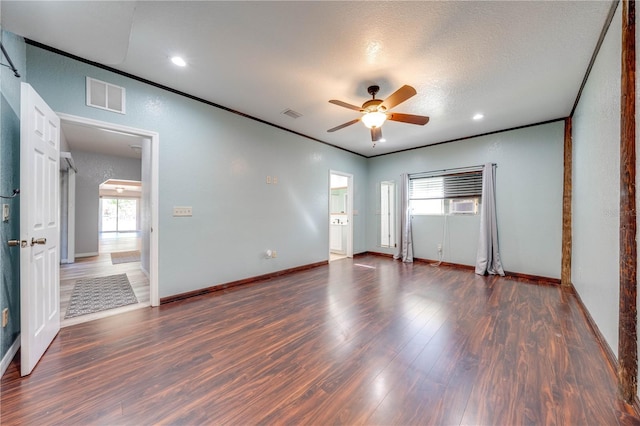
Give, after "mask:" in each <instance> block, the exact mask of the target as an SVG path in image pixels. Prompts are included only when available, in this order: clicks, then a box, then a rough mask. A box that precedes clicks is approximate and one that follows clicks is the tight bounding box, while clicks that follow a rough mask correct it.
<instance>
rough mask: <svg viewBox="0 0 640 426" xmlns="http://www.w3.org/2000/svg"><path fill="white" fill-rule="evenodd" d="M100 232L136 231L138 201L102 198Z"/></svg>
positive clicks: (133, 199)
mask: <svg viewBox="0 0 640 426" xmlns="http://www.w3.org/2000/svg"><path fill="white" fill-rule="evenodd" d="M101 206H102V228H101V231H102V232H126V231H137V230H138V200H137V199H135V198H102V199H101Z"/></svg>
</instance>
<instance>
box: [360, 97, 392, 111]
mask: <svg viewBox="0 0 640 426" xmlns="http://www.w3.org/2000/svg"><path fill="white" fill-rule="evenodd" d="M381 103H382V99H369V100H368V101H367V102H365V103H363V104H362V109H363V110H364V112H376V111H380V112H384V111H386V110H387V109H386V108H385V107H381V106H380V104H381Z"/></svg>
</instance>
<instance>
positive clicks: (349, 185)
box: [326, 169, 353, 258]
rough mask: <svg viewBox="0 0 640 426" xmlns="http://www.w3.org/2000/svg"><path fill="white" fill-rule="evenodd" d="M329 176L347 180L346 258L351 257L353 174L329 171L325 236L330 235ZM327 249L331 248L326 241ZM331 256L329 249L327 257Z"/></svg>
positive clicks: (329, 243)
mask: <svg viewBox="0 0 640 426" xmlns="http://www.w3.org/2000/svg"><path fill="white" fill-rule="evenodd" d="M331 175H338V176H343V177H346V178H347V221H348V222H347V223H348V226H347V257H350V258H352V257H353V174H351V173H346V172H341V171H338V170H333V169H329V184H328V185H327V186H328V193H329V197H328V198H329V202H328V205H327V221H326V222H327V236H328V237H329V238H331V237H330V235H331V228H330V227H331V225H330V222H331ZM327 246H328V247H330V246H331V242H330V241H328V245H327ZM330 256H331V249H329V257H330Z"/></svg>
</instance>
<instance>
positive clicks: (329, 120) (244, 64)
mask: <svg viewBox="0 0 640 426" xmlns="http://www.w3.org/2000/svg"><path fill="white" fill-rule="evenodd" d="M610 7H611V2H610V1H568V2H564V1H533V2H528V1H510V2H503V1H500V2H493V1H476V2H458V1H446V2H444V1H443V2H418V1H414V2H395V1H391V2H356V1H326V2H324V1H323V2H313V1H299V2H287V1H285V2H271V1H259V2H248V1H247V2H245V1H239V2H222V1H211V2H208V1H197V2H195V1H157V2H144V1H137V2H135V1H125V2H119V1H109V2H89V1H71V2H58V1H46V2H38V1H33V2H30V1H29V2H27V1H17V2H13V1H6V0H3V1H2V27H3V28H4V29H6V30H8V31H11V32H14V33H17V34H19V35H22V36H25V37H27V38H30V39H32V40H35V41H38V42H40V43H43V44H46V45H48V46H51V47H55V48H57V49H61V50H63V51H66V52H69V53H72V54H75V55H78V56H81V57H84V58H87V59H90V60H92V61H96V62H100V63H103V64H105V65H108V66H110V67H113V68H115V69H117V70H121V71H125V72H128V73H131V74H134V75H136V76H139V77H142V78H144V79H148V80H151V81H153V82H156V83H160V84H162V85H165V86H168V87H171V88H173V89H177V90H179V91H182V92H185V93H188V94H191V95H194V96H197V97H199V98H202V99H205V100H208V101H211V102H214V103H217V104H219V105H222V106H225V107H228V108H231V109H234V110H237V111H239V112H241V113H244V114H248V115H250V116H253V117H256V118H259V119H261V120H265V121H267V122H269V123H273V124H275V125H278V126H282V127H284V128H286V129H290V130H293V131H295V132H298V133H302V134H305V135H308V136H311V137H313V138H317V139H319V140H322V141H324V142H327V143H329V144H332V145H336V146H339V147H342V148H345V149H347V150H349V151H353V152H357V153H360V154H362V155H365V156H373V155H379V154H383V153H388V152H394V151H398V150H402V149H407V148H411V147H416V146H424V145H428V144H433V143H437V142H442V141H447V140H451V139H457V138H462V137H467V136H472V135H478V134H482V133H487V132H491V131H495V130H502V129H508V128H513V127H518V126H523V125H528V124H533V123H538V122H544V121H547V120H553V119H558V118H563V117H566V116H568V115H569V114H570V112H571V109H572V107H573V104H574V102H575V100H576V96H577V94H578V91H579V88H580V85H581V83H582V80H583V78H584V75H585V72H586V70H587V67H588V65H589V62H590V60H591V57H592V55H593V52H594V49H595V47H596V44H597V41H598V38H599V36H600V33H601V31H602V28H603V26H604V23H605V21H606V17H607V15H608V12H609V9H610ZM173 55H180V56H182V57H184V59H185V60H186V61H187V63H188V65H187V67H185V68H179V67H176V66H175V65H173V64H172V63H171V62H170V61H169V57H171V56H173ZM371 84H377V85H379V86H380V87H381V89H380V93H379V94H378V98H386V97H387V96H389V95H390V94H391V93H393V92H394V91H395V90H396V89H398V88H399V87H401V86H402V85H404V84H408V85H411V86H413V87H415V88H416V90H417V92H418V94H417V95H416V96H414V97H413V98H411V99H410V100H408V101H406V102H404V103H402V104H401V105H399V106H397V107H396V108H394V109H393V111H394V112H403V113H409V114H419V115H427V116H429V117H430V118H431V120H430V122H429V123H428V124H427V125H426V126H416V125H410V124H405V123H397V122H387V123H385V124H384V126H383V128H382V130H383V135H384V137H385V138H386V139H387V142H386V143H378V144H377V146H376V147H375V148H373V147H372V143H371V139H370V135H369V132H368V129H366V128H365V127H364V126H363V125H362V124H361V123H356V124H354V125H352V126H350V127H348V128H345V129H342V130H339V131H337V132H335V133H327V129H329V128H332V127H335V126H337V125H339V124H341V123H344V122H347V121H350V120H352V119H354V118H357V117H358V116H359V115H360V114H359V113H358V112H357V111H352V110H349V109H345V108H341V107H339V106H336V105H333V104H330V103H329V102H328V100H329V99H338V100H342V101H345V102H347V103H350V104H355V105H361V104H362V103H363V102H364V101H365V100H367V99H368V98H369V95H368V94H367V90H366V89H367V86H369V85H371ZM288 108H290V109H293V110H295V111H296V112H298V113H301V114H302V117H300V118H297V119H293V118H290V117H288V116H286V115H283V114H282V112H283V111H284V110H286V109H288ZM476 113H483V114H484V115H485V118H484V119H483V120H481V121H474V120H472V116H473V115H474V114H476Z"/></svg>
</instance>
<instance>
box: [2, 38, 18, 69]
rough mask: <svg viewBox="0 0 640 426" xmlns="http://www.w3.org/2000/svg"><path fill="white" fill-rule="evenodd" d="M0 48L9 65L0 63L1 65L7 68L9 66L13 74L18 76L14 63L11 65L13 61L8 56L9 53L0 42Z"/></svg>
mask: <svg viewBox="0 0 640 426" xmlns="http://www.w3.org/2000/svg"><path fill="white" fill-rule="evenodd" d="M0 49H2V54H3V55H4V57H5V58H7V61H9V65H7V64H2V63H0V65H3V66H5V67H7V68H11V71H13V75H15V76H16V77H18V78H20V74H18V69H17V68H16V66H15V65H13V61H12V60H11V58H10V57H9V54H8V53H7V51H6V50H5V49H4V46H3V45H2V43H0Z"/></svg>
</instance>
